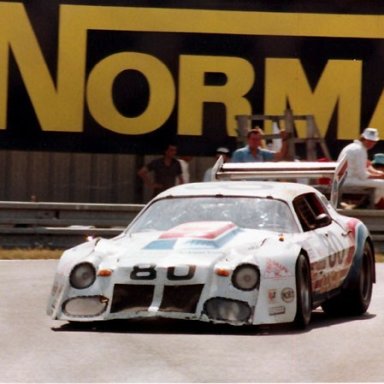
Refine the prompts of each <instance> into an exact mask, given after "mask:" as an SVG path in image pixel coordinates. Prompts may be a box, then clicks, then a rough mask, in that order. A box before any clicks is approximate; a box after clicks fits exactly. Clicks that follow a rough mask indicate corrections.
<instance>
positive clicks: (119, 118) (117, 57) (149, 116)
mask: <svg viewBox="0 0 384 384" xmlns="http://www.w3.org/2000/svg"><path fill="white" fill-rule="evenodd" d="M124 70H137V71H139V72H141V73H142V74H143V75H144V76H145V77H146V79H147V81H148V83H149V88H150V98H149V103H148V106H147V109H146V110H145V112H144V113H142V114H141V115H140V116H137V117H126V116H123V115H121V114H120V113H119V112H118V110H117V109H116V107H115V105H114V103H113V99H112V85H113V80H114V79H115V77H116V76H117V75H118V74H119V73H120V72H123V71H124ZM87 100H88V105H89V110H90V112H91V114H92V116H93V117H94V118H95V119H96V120H97V121H98V123H99V124H100V125H102V126H103V127H105V128H108V129H110V130H111V131H114V132H117V133H122V134H130V135H141V134H145V133H149V132H151V131H153V130H154V129H157V128H159V127H160V126H161V125H162V124H164V123H165V121H166V120H167V119H168V117H169V115H170V114H171V112H172V110H173V108H174V103H175V86H174V83H173V78H172V75H171V73H170V72H169V70H168V68H167V67H166V66H165V65H164V64H163V63H162V62H161V61H159V60H157V59H156V58H155V57H153V56H150V55H146V54H143V53H134V52H124V53H117V54H114V55H111V56H108V57H107V58H106V59H104V60H102V61H100V62H99V63H98V64H97V65H96V66H95V67H94V68H93V70H92V72H91V73H90V75H89V79H88V85H87Z"/></svg>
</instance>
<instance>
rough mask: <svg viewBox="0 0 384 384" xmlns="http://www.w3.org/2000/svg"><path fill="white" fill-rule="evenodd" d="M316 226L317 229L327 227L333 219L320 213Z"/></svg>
mask: <svg viewBox="0 0 384 384" xmlns="http://www.w3.org/2000/svg"><path fill="white" fill-rule="evenodd" d="M315 221H316V226H317V227H325V226H327V225H329V224H331V222H332V218H331V217H330V216H329V215H327V214H326V213H320V215H317V216H316V219H315Z"/></svg>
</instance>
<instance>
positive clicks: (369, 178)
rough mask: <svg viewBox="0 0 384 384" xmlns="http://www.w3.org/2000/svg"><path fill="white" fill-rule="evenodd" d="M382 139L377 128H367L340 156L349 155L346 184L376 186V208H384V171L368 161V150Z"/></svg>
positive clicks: (339, 158) (340, 157)
mask: <svg viewBox="0 0 384 384" xmlns="http://www.w3.org/2000/svg"><path fill="white" fill-rule="evenodd" d="M379 140H380V138H379V133H378V131H377V129H376V128H365V129H364V131H363V132H362V134H361V135H360V138H359V139H358V140H354V141H353V143H351V144H348V145H347V146H346V147H345V148H344V149H343V150H342V151H341V152H340V155H339V157H338V161H340V160H341V159H342V158H343V157H347V161H348V170H347V177H346V179H345V181H344V185H345V186H348V185H349V186H354V187H356V186H361V187H373V188H375V205H376V208H379V209H384V172H383V171H380V170H377V169H375V168H374V167H373V166H372V165H371V164H370V162H369V161H368V151H369V150H370V149H372V148H373V147H374V146H375V145H376V143H377V142H378V141H379Z"/></svg>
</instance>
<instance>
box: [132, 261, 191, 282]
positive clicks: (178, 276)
mask: <svg viewBox="0 0 384 384" xmlns="http://www.w3.org/2000/svg"><path fill="white" fill-rule="evenodd" d="M195 272H196V265H182V266H177V267H168V268H167V279H168V280H173V281H175V280H191V279H192V278H193V276H194V275H195ZM156 277H157V270H156V264H145V265H135V266H134V267H133V268H132V271H131V274H130V278H131V280H155V279H156Z"/></svg>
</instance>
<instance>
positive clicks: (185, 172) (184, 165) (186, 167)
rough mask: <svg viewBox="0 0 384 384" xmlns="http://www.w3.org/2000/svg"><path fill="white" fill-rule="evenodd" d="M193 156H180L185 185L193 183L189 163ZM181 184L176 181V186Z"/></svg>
mask: <svg viewBox="0 0 384 384" xmlns="http://www.w3.org/2000/svg"><path fill="white" fill-rule="evenodd" d="M192 159H193V157H192V156H180V157H179V158H178V159H177V160H178V161H179V163H180V166H181V175H182V176H183V180H184V183H189V182H190V181H191V177H190V174H189V163H190V162H191V161H192ZM178 184H180V182H179V181H178V180H176V185H178Z"/></svg>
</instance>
